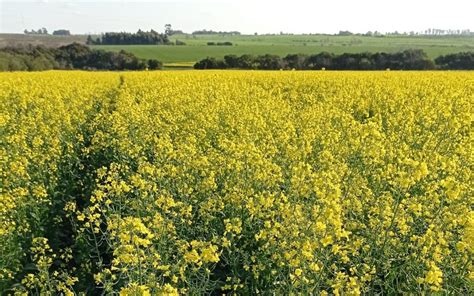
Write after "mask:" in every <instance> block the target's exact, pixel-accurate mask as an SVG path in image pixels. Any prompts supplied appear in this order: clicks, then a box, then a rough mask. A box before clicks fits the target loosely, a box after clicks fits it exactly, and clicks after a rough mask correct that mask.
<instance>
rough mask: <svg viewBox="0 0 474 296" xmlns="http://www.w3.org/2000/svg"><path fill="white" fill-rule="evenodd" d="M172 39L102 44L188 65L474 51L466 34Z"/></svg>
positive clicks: (178, 37)
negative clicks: (243, 58) (251, 58)
mask: <svg viewBox="0 0 474 296" xmlns="http://www.w3.org/2000/svg"><path fill="white" fill-rule="evenodd" d="M171 39H172V40H176V39H178V40H180V41H184V42H185V43H186V45H184V46H156V45H126V46H123V45H100V46H94V47H97V48H101V49H105V50H115V51H118V50H121V49H125V50H128V51H130V52H132V53H134V54H136V55H137V56H139V57H142V58H156V59H159V60H160V61H163V62H164V63H165V64H171V65H173V64H177V65H186V64H192V63H194V62H196V61H198V60H200V59H203V58H206V57H208V56H210V57H216V58H222V57H224V55H227V54H236V55H242V54H255V55H258V54H266V53H269V54H276V55H280V56H284V55H287V54H289V53H304V54H313V53H318V52H321V51H328V52H333V53H344V52H351V53H356V52H365V51H369V52H376V51H384V52H396V51H400V50H404V49H410V48H416V49H423V50H424V51H425V52H426V53H427V54H428V55H429V56H430V57H432V58H434V57H437V56H439V55H442V54H447V53H455V52H460V51H473V50H474V37H462V36H459V37H458V36H432V37H431V36H430V37H428V36H423V37H421V36H420V37H409V36H386V37H366V36H331V35H261V36H253V35H243V36H220V35H198V36H190V35H177V36H172V38H171ZM224 41H230V42H232V43H233V46H208V45H207V42H224Z"/></svg>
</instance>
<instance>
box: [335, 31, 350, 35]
mask: <svg viewBox="0 0 474 296" xmlns="http://www.w3.org/2000/svg"><path fill="white" fill-rule="evenodd" d="M337 35H339V36H351V35H354V34H353V33H352V32H350V31H339V33H338V34H337Z"/></svg>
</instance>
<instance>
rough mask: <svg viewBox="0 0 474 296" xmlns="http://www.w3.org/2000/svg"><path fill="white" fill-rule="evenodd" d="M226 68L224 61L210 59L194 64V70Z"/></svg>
mask: <svg viewBox="0 0 474 296" xmlns="http://www.w3.org/2000/svg"><path fill="white" fill-rule="evenodd" d="M225 66H226V65H225V63H224V62H223V61H219V60H217V59H215V58H210V57H208V58H205V59H203V60H201V61H199V62H197V63H196V64H194V69H225Z"/></svg>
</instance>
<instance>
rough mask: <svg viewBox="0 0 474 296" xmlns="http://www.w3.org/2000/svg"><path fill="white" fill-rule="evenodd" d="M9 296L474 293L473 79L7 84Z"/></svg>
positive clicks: (424, 75) (283, 77)
mask: <svg viewBox="0 0 474 296" xmlns="http://www.w3.org/2000/svg"><path fill="white" fill-rule="evenodd" d="M0 106H1V107H0V176H1V178H0V182H1V184H0V185H1V187H0V292H2V294H4V293H6V294H15V293H17V294H19V295H20V294H25V293H29V294H41V295H53V294H61V293H62V294H65V295H73V293H77V294H79V293H81V292H84V293H86V294H87V293H92V294H93V293H104V294H119V295H178V294H190V295H199V294H206V293H211V294H226V293H236V294H242V295H253V294H258V293H261V294H275V295H288V294H302V295H309V294H315V295H318V294H321V295H360V294H403V293H405V294H430V293H450V294H457V295H468V294H472V293H474V282H473V281H474V276H473V275H474V263H473V262H474V260H473V259H474V257H473V256H474V208H473V204H474V203H473V201H474V200H473V199H474V194H473V190H472V188H473V182H472V180H473V179H472V168H473V155H474V153H473V152H472V145H473V144H474V143H473V130H472V126H473V119H474V115H473V114H474V108H473V107H474V74H473V73H470V72H394V71H391V72H370V73H369V72H366V73H364V72H331V71H324V72H297V71H292V72H258V71H205V72H192V71H183V72H179V71H177V72H172V71H170V72H142V73H126V72H125V73H100V72H93V73H88V72H56V71H52V72H43V73H2V74H0Z"/></svg>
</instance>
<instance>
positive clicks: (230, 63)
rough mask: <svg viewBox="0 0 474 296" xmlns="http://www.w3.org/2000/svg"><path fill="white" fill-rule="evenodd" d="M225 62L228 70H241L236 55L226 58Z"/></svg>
mask: <svg viewBox="0 0 474 296" xmlns="http://www.w3.org/2000/svg"><path fill="white" fill-rule="evenodd" d="M224 62H225V64H226V66H227V68H239V57H238V56H236V55H234V54H231V55H226V56H224Z"/></svg>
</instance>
